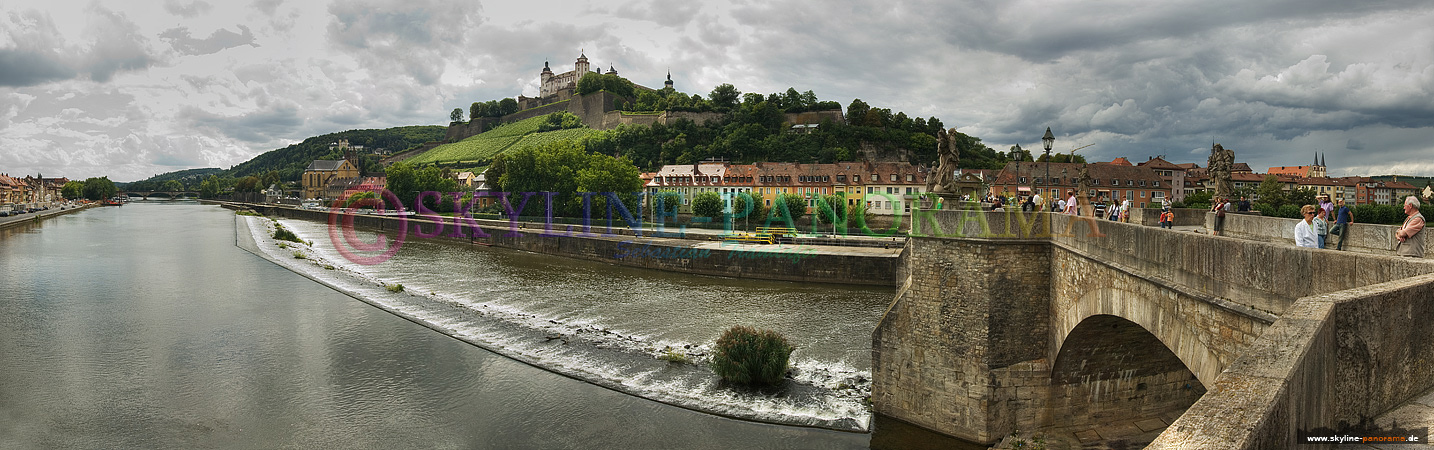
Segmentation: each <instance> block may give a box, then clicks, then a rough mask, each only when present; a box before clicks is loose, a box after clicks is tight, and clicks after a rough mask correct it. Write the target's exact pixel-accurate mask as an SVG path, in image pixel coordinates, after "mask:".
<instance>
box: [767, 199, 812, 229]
mask: <svg viewBox="0 0 1434 450" xmlns="http://www.w3.org/2000/svg"><path fill="white" fill-rule="evenodd" d="M783 206H785V208H783ZM782 211H786V214H785V217H782V216H783V214H782ZM806 215H807V199H806V197H803V196H802V195H801V194H779V195H777V201H776V203H773V204H772V213H771V216H773V217H769V218H777V219H790V220H791V222H792V226H794V227H795V226H796V222H797V221H798V220H801V218H802V217H803V216H806Z"/></svg>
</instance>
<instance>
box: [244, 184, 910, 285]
mask: <svg viewBox="0 0 1434 450" xmlns="http://www.w3.org/2000/svg"><path fill="white" fill-rule="evenodd" d="M225 205H226V206H227V207H234V208H250V209H253V210H254V211H257V212H260V213H262V214H264V215H266V216H277V217H288V218H295V219H303V220H313V221H321V222H329V221H330V219H331V215H330V212H329V211H328V210H308V209H301V208H293V207H287V206H280V205H262V204H233V203H229V204H225ZM333 218H334V219H335V221H334V222H331V223H334V224H335V226H347V225H348V224H352V226H356V227H360V228H364V229H369V230H372V231H378V232H384V233H387V234H388V235H389V238H390V239H394V238H396V236H397V233H398V230H400V229H402V228H403V227H407V230H408V235H407V237H406V239H415V238H416V234H417V233H416V231H420V230H421V231H422V232H423V233H426V234H436V235H437V236H435V237H436V238H441V239H448V240H451V241H453V242H461V243H467V244H472V245H487V246H493V247H501V248H509V249H515V250H523V251H530V252H534V253H543V254H549V255H556V256H566V257H572V258H579V259H586V260H591V261H601V262H606V263H610V264H618V265H623V266H630V267H641V268H648V269H658V270H666V271H672V272H682V273H693V274H700V275H713V276H724V277H733V278H755V279H764V280H780V281H796V282H806V283H833V284H854V285H869V286H896V282H897V280H896V274H897V272H898V271H899V266H900V264H901V261H902V257H901V256H902V248H900V247H899V246H893V247H892V248H878V247H840V246H825V245H806V244H778V245H765V244H736V243H728V242H723V241H721V240H720V237H719V235H717V234H695V233H694V234H690V235H686V236H681V237H679V236H676V235H675V233H673V232H671V231H672V230H669V232H668V233H660V232H654V231H652V230H632V229H628V228H625V227H620V226H614V227H613V228H611V229H609V228H607V227H606V226H605V225H606V221H605V220H594V221H593V226H592V228H591V229H590V230H583V229H582V226H580V225H566V224H557V223H554V224H552V225H551V226H548V225H547V224H541V223H539V224H533V223H523V222H510V221H503V220H484V219H471V220H470V219H463V220H462V222H463V223H462V226H461V227H459V226H455V225H454V222H453V220H452V218H447V220H445V221H444V222H445V223H444V224H443V228H442V230H441V231H439V225H438V224H437V223H435V222H434V221H431V220H426V219H420V218H412V217H410V218H399V217H392V216H378V215H351V216H349V215H343V214H338V215H335V216H334V217H333ZM349 220H351V222H348V221H349ZM599 224H603V225H604V226H599ZM475 227H476V228H477V229H479V230H481V232H474V231H473V229H474V228H475ZM589 231H590V232H589ZM336 244H337V243H336Z"/></svg>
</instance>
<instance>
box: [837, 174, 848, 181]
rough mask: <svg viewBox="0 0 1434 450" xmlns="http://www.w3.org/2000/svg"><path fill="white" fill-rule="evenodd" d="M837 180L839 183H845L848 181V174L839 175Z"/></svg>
mask: <svg viewBox="0 0 1434 450" xmlns="http://www.w3.org/2000/svg"><path fill="white" fill-rule="evenodd" d="M837 182H838V183H845V182H846V175H837Z"/></svg>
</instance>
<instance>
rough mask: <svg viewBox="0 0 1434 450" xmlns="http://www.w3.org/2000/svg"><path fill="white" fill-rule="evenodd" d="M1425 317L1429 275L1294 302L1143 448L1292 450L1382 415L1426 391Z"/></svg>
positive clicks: (1433, 293) (1432, 302)
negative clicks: (1309, 434)
mask: <svg viewBox="0 0 1434 450" xmlns="http://www.w3.org/2000/svg"><path fill="white" fill-rule="evenodd" d="M1391 263H1393V261H1391ZM1406 264H1408V263H1406ZM1410 265H1420V266H1434V264H1430V263H1426V262H1418V263H1413V264H1410ZM1431 315H1434V275H1421V276H1415V277H1411V278H1406V279H1400V280H1397V281H1390V282H1387V283H1382V284H1377V285H1371V286H1365V287H1362V288H1356V289H1349V290H1345V291H1341V292H1338V293H1333V294H1324V295H1319V296H1310V297H1305V298H1302V299H1300V300H1299V301H1298V302H1296V303H1295V304H1294V305H1292V306H1291V307H1290V309H1289V311H1288V312H1286V313H1285V315H1284V316H1282V317H1281V318H1280V320H1279V321H1277V322H1275V323H1274V324H1273V325H1271V326H1270V328H1269V329H1268V330H1266V332H1265V334H1264V335H1262V336H1261V337H1260V339H1259V340H1258V341H1257V342H1256V343H1255V345H1253V346H1252V347H1251V348H1250V349H1249V350H1248V351H1246V352H1245V354H1244V355H1242V356H1241V357H1240V358H1239V359H1237V360H1236V361H1235V362H1234V363H1233V364H1231V366H1230V368H1229V369H1227V370H1226V371H1225V373H1224V374H1222V375H1221V377H1220V379H1219V381H1218V382H1216V383H1215V385H1214V386H1212V387H1211V388H1210V392H1209V393H1208V394H1206V395H1205V396H1204V397H1202V398H1201V399H1200V400H1199V401H1198V402H1196V403H1195V405H1194V406H1192V407H1191V408H1190V409H1189V410H1187V411H1186V413H1185V414H1184V415H1182V416H1181V417H1180V419H1179V420H1176V422H1175V423H1174V424H1171V426H1170V427H1169V428H1167V429H1166V431H1165V432H1164V433H1162V434H1161V435H1160V437H1159V438H1157V439H1156V440H1155V442H1153V443H1151V445H1150V446H1149V447H1148V448H1152V449H1184V448H1202V449H1284V448H1298V447H1299V446H1298V442H1296V437H1297V432H1298V431H1299V430H1301V429H1303V430H1311V429H1315V428H1330V429H1333V430H1337V429H1338V427H1339V425H1340V422H1346V423H1350V424H1353V423H1358V422H1359V419H1360V418H1362V417H1374V416H1377V415H1379V414H1381V413H1383V412H1385V411H1388V410H1389V409H1392V408H1393V407H1395V406H1398V405H1399V404H1401V403H1402V402H1405V401H1407V400H1408V399H1409V398H1411V397H1412V396H1414V395H1416V394H1418V393H1420V392H1423V391H1425V390H1427V389H1429V388H1431V387H1434V371H1430V370H1428V365H1427V363H1426V362H1427V361H1431V360H1434V327H1429V326H1427V323H1426V322H1427V318H1428V317H1431ZM1311 448H1324V447H1311Z"/></svg>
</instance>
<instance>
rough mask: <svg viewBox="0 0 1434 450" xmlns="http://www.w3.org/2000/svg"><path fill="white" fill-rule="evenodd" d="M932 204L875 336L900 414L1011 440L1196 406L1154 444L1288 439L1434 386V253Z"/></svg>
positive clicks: (887, 410) (876, 359) (877, 372)
mask: <svg viewBox="0 0 1434 450" xmlns="http://www.w3.org/2000/svg"><path fill="white" fill-rule="evenodd" d="M913 219H914V224H913V226H914V227H915V228H914V229H913V230H912V233H911V237H910V238H909V239H908V241H907V248H906V258H907V259H908V260H907V261H906V262H905V263H904V264H903V265H902V269H901V273H900V275H899V276H900V277H901V279H902V283H901V286H900V287H899V288H898V291H897V294H896V297H895V299H894V300H893V303H892V305H891V306H890V308H889V309H888V310H887V312H886V314H885V315H884V316H883V317H882V319H881V321H880V323H879V325H878V326H877V328H876V330H875V331H874V332H873V335H872V378H873V382H872V404H873V408H874V410H875V412H876V413H878V414H881V415H883V416H887V417H891V418H895V419H898V420H902V421H905V422H908V423H912V424H915V425H918V426H922V427H924V428H928V429H931V430H934V431H937V432H940V433H944V434H949V435H952V436H956V437H960V438H963V439H967V440H972V441H976V442H982V443H991V442H995V441H996V440H998V439H1000V438H1001V437H1003V436H1006V435H1009V434H1010V433H1011V432H1013V431H1015V430H1017V429H1019V430H1037V429H1041V428H1045V427H1054V426H1080V425H1087V424H1089V425H1099V424H1108V423H1116V422H1124V421H1138V420H1144V419H1147V418H1153V417H1161V416H1166V415H1170V414H1174V413H1180V412H1183V413H1184V414H1183V415H1182V416H1181V417H1180V419H1178V420H1177V421H1176V422H1175V423H1174V424H1172V425H1171V426H1170V427H1169V428H1167V429H1166V431H1165V432H1164V433H1163V434H1162V435H1161V436H1160V437H1159V439H1158V440H1157V441H1155V443H1154V445H1153V446H1152V447H1153V448H1202V449H1203V448H1227V449H1247V448H1288V447H1290V446H1294V445H1295V444H1296V442H1297V440H1298V436H1299V433H1301V432H1303V431H1304V430H1316V429H1321V428H1323V429H1338V428H1339V426H1340V424H1341V423H1358V422H1359V420H1360V419H1361V418H1368V417H1375V416H1377V415H1379V414H1380V413H1382V412H1385V411H1387V410H1389V409H1391V408H1392V407H1394V406H1397V405H1399V404H1400V403H1402V402H1404V401H1406V400H1408V399H1410V398H1411V396H1413V395H1415V394H1417V393H1420V392H1423V391H1425V390H1427V389H1429V388H1431V387H1434V371H1430V370H1428V369H1427V368H1428V363H1429V362H1430V361H1431V360H1434V327H1429V326H1427V322H1428V318H1429V317H1434V275H1431V274H1434V262H1431V261H1428V260H1409V259H1404V258H1397V257H1393V256H1382V255H1367V254H1358V253H1350V252H1334V251H1328V250H1313V249H1304V248H1296V247H1294V246H1292V245H1282V244H1273V243H1270V242H1263V241H1255V240H1248V239H1237V238H1231V237H1224V236H1209V235H1205V234H1201V233H1191V232H1181V231H1174V230H1167V229H1160V228H1152V227H1146V226H1140V225H1134V224H1125V223H1114V222H1110V221H1100V220H1090V219H1087V218H1080V217H1071V216H1065V215H1060V214H1050V213H1031V214H1021V213H1019V212H1015V213H983V212H975V211H938V212H923V213H920V214H913ZM1192 405H1193V406H1192ZM1187 408H1188V409H1187Z"/></svg>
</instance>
